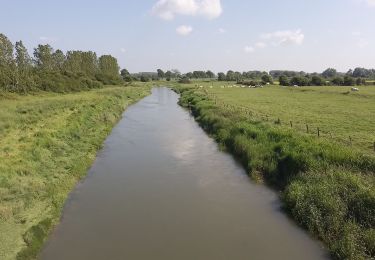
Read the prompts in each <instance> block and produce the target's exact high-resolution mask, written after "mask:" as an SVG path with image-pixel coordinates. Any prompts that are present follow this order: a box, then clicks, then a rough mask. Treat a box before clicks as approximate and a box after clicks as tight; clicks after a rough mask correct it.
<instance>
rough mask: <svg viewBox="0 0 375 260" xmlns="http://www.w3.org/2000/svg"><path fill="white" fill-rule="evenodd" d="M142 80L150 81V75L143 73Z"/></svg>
mask: <svg viewBox="0 0 375 260" xmlns="http://www.w3.org/2000/svg"><path fill="white" fill-rule="evenodd" d="M141 81H142V82H149V81H150V77H149V76H147V75H145V74H142V75H141Z"/></svg>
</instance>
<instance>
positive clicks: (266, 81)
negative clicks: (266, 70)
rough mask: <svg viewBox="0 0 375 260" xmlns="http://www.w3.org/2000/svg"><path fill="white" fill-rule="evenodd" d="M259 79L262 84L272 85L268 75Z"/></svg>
mask: <svg viewBox="0 0 375 260" xmlns="http://www.w3.org/2000/svg"><path fill="white" fill-rule="evenodd" d="M261 79H262V82H263V84H266V83H270V84H271V83H273V79H272V77H271V76H270V75H269V74H264V75H263V76H262V78H261Z"/></svg>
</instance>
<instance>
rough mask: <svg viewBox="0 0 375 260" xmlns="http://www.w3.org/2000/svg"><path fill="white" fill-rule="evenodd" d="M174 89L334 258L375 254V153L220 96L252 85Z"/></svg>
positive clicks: (241, 93) (241, 94)
mask: <svg viewBox="0 0 375 260" xmlns="http://www.w3.org/2000/svg"><path fill="white" fill-rule="evenodd" d="M175 90H176V91H178V92H180V93H181V100H180V104H181V105H182V106H185V107H187V108H189V109H191V112H192V114H193V115H194V116H195V118H196V120H197V121H198V122H199V123H200V125H201V126H202V127H203V128H204V129H205V130H206V131H207V132H208V133H210V134H211V135H212V136H213V137H214V138H215V139H216V141H217V142H219V143H220V144H221V145H222V146H223V147H225V148H226V149H227V150H228V151H230V152H231V153H232V154H234V155H235V156H236V157H237V158H238V159H239V160H240V161H241V162H242V164H243V165H244V166H245V168H246V170H247V171H248V173H249V175H251V176H252V177H253V178H254V179H257V180H258V181H264V182H266V183H267V184H269V185H271V186H273V187H274V188H276V189H277V190H280V191H281V197H282V200H283V203H284V207H285V209H286V211H287V212H288V213H289V214H290V215H291V217H292V218H293V219H294V220H296V221H297V222H298V223H299V224H300V225H301V226H303V227H304V228H306V229H307V230H308V231H309V232H310V233H311V234H313V235H314V236H315V237H317V238H319V239H320V240H322V241H323V242H324V243H325V244H326V246H327V247H328V248H329V250H330V251H331V253H332V256H333V257H334V258H338V259H366V258H371V257H374V256H375V229H374V228H375V218H374V216H375V185H374V184H375V180H374V172H375V159H374V157H373V156H371V155H369V153H367V152H366V153H361V152H360V151H358V149H353V147H345V146H344V145H342V144H340V143H339V142H330V141H329V140H327V139H326V138H316V137H315V136H310V135H307V134H303V133H301V132H300V131H296V130H294V129H290V128H289V129H287V128H286V127H283V126H280V120H277V121H276V122H266V120H264V121H262V120H260V119H259V118H257V117H255V116H253V115H252V114H251V111H250V110H248V109H246V108H244V107H241V106H240V107H238V102H236V99H235V98H232V101H233V102H232V103H231V102H229V101H228V100H227V102H223V100H225V98H228V95H229V94H228V93H230V94H231V95H234V93H237V98H238V100H241V102H242V104H243V102H245V101H244V100H243V99H244V96H246V95H251V94H249V93H251V91H254V90H253V89H242V90H240V89H236V88H234V89H225V88H219V87H218V86H212V87H211V85H210V86H202V87H200V86H197V87H191V86H186V85H185V86H183V85H180V86H177V87H175ZM224 91H226V94H227V95H225V94H223V92H224ZM230 91H231V92H230ZM245 91H248V92H247V94H246V93H245ZM249 91H250V92H249ZM267 91H272V89H271V90H270V89H266V88H265V89H264V90H263V95H264V96H267ZM284 91H289V90H288V89H285V90H284ZM329 95H330V94H328V97H329ZM331 95H332V96H333V95H334V94H331ZM252 105H254V104H252ZM269 106H271V107H272V104H270V105H269ZM343 112H344V111H343ZM316 116H319V115H316ZM291 124H292V123H291Z"/></svg>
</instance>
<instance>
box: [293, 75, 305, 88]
mask: <svg viewBox="0 0 375 260" xmlns="http://www.w3.org/2000/svg"><path fill="white" fill-rule="evenodd" d="M290 84H291V85H297V86H307V85H308V84H309V80H308V78H307V77H303V76H296V77H293V78H292V79H291V80H290Z"/></svg>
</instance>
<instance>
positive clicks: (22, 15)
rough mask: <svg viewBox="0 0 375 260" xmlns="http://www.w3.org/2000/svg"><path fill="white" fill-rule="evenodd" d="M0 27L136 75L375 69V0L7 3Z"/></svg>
mask: <svg viewBox="0 0 375 260" xmlns="http://www.w3.org/2000/svg"><path fill="white" fill-rule="evenodd" d="M0 4H1V5H0V6H1V16H0V32H2V33H4V34H6V35H7V36H8V37H9V38H10V39H11V40H12V41H13V42H15V41H17V40H23V41H24V43H25V45H26V46H27V47H28V48H29V50H30V52H32V49H33V48H34V47H35V46H36V45H37V44H38V43H43V44H45V43H49V44H51V45H52V46H53V47H54V48H55V49H62V50H63V51H67V50H93V51H96V52H97V53H98V55H101V54H111V55H113V56H115V57H117V58H118V60H119V64H120V65H121V67H122V68H124V67H125V68H127V69H129V71H131V72H138V71H155V70H156V69H157V68H162V69H165V70H166V69H174V68H176V69H179V70H181V71H182V72H187V71H191V70H207V69H211V70H213V71H215V72H219V71H226V70H228V69H233V70H239V71H248V70H271V69H290V70H305V71H309V72H313V71H322V70H323V69H325V68H327V67H334V68H337V69H338V70H340V71H347V70H348V69H349V68H353V67H357V66H362V67H367V68H374V67H375V0H283V1H281V0H262V1H253V0H246V1H245V0H138V1H136V0H133V1H130V0H122V1H120V0H106V1H104V0H101V1H99V0H75V1H73V0H64V1H58V0H48V1H46V0H33V1H31V0H0Z"/></svg>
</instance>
